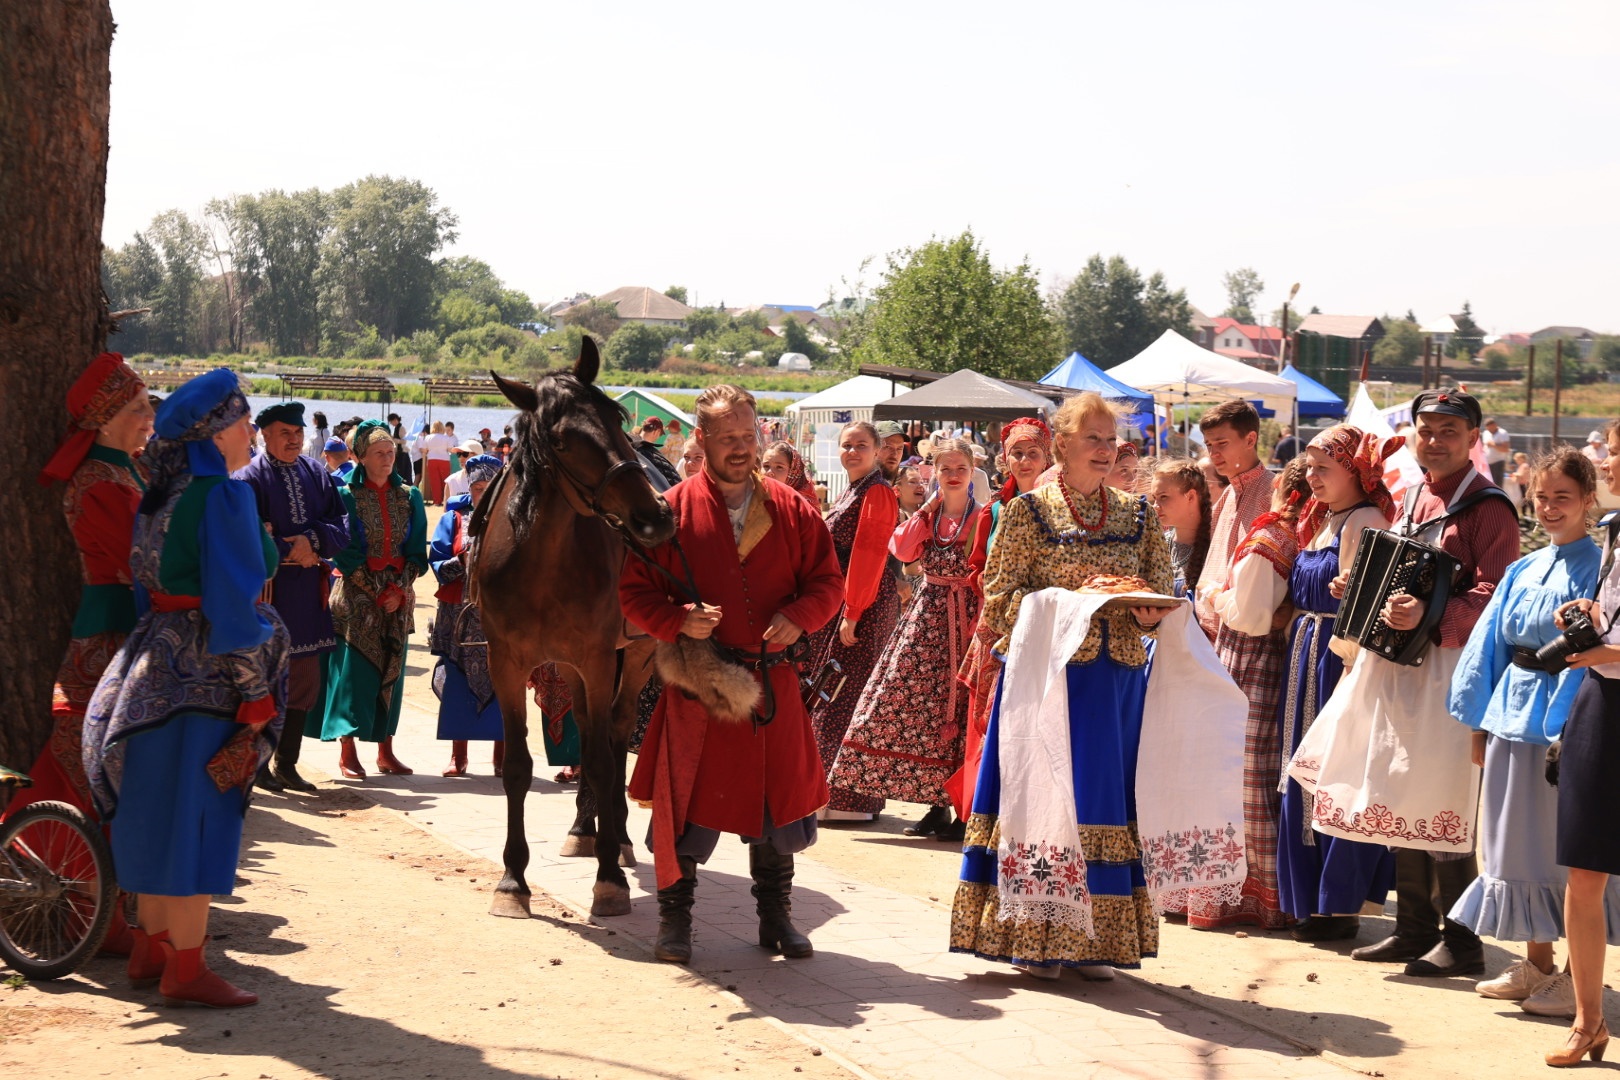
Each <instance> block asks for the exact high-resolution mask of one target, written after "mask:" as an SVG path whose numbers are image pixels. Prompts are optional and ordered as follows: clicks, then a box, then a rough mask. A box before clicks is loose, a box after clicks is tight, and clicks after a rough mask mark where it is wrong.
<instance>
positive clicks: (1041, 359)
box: [855, 230, 1058, 378]
mask: <svg viewBox="0 0 1620 1080" xmlns="http://www.w3.org/2000/svg"><path fill="white" fill-rule="evenodd" d="M874 301H875V305H876V307H875V310H874V311H873V313H872V316H871V321H870V323H869V325H868V326H867V327H866V332H865V335H864V337H863V339H862V341H861V343H860V345H859V346H858V347H857V349H856V350H855V362H856V363H879V364H892V365H895V366H898V367H911V368H922V369H925V370H929V371H955V370H957V369H959V368H972V369H973V370H975V371H978V372H981V373H983V374H986V375H992V376H1001V377H1005V378H1035V377H1038V376H1039V375H1040V374H1041V373H1043V372H1045V371H1046V370H1047V369H1048V368H1050V367H1051V366H1052V364H1053V363H1054V362H1055V361H1056V359H1057V356H1058V335H1057V330H1056V327H1055V326H1054V325H1053V322H1052V319H1051V317H1050V316H1049V314H1048V313H1047V310H1046V305H1045V304H1044V303H1043V302H1042V300H1041V292H1040V283H1039V281H1038V280H1037V279H1036V276H1035V273H1034V271H1032V270H1031V268H1030V267H1029V266H1028V265H1027V264H1022V265H1019V266H1017V267H1014V268H1013V269H1011V270H997V269H996V268H995V267H993V266H992V265H991V263H990V257H989V256H988V255H987V254H986V253H985V252H984V251H983V250H982V249H981V247H980V245H979V241H978V239H977V238H975V237H974V235H973V232H972V230H968V231H966V232H963V233H962V234H961V235H960V236H956V237H952V238H950V239H946V240H940V239H933V240H930V241H928V243H926V244H924V245H922V246H921V247H918V248H911V249H907V250H904V251H898V252H894V253H892V254H891V255H890V256H889V260H888V273H887V275H886V276H885V278H884V281H883V283H882V284H881V285H879V286H878V288H877V290H876V292H875V294H874Z"/></svg>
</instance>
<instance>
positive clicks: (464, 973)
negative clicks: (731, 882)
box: [0, 511, 1620, 1080]
mask: <svg viewBox="0 0 1620 1080" xmlns="http://www.w3.org/2000/svg"><path fill="white" fill-rule="evenodd" d="M434 513H435V515H436V511H435V512H434ZM419 601H420V602H419V607H418V613H417V627H418V635H417V638H416V639H414V640H413V648H412V653H411V657H410V664H409V668H408V683H407V702H408V704H409V705H413V706H416V707H417V709H418V710H425V711H426V712H427V713H429V714H431V713H432V712H435V711H436V702H435V701H434V699H433V696H432V691H431V689H430V687H429V685H428V678H427V676H428V673H429V671H430V666H431V657H429V656H428V655H427V654H426V651H425V644H424V639H425V636H426V628H427V623H428V620H429V619H430V618H431V617H432V609H431V593H430V592H429V591H428V590H426V589H424V590H421V591H420V593H419ZM412 711H413V710H411V709H408V710H407V712H408V715H409V714H410V713H411V712H412ZM412 722H413V723H414V724H416V725H418V726H420V725H422V723H423V721H422V720H421V719H418V720H415V721H412ZM415 734H416V735H417V736H419V737H420V736H421V735H422V734H424V732H416V733H415ZM425 734H426V735H427V736H428V737H429V738H431V726H430V725H429V726H427V729H426V731H425ZM536 742H538V740H536ZM438 745H441V746H442V744H438ZM475 745H476V744H475ZM535 750H536V751H537V757H540V755H539V754H538V751H539V747H538V745H536V747H535ZM487 753H488V752H487V745H485V746H483V747H482V748H480V749H477V750H475V753H474V765H473V771H474V772H475V773H478V774H482V775H485V776H487V774H488V764H487V762H488V756H487ZM333 756H334V755H333V753H332V750H331V748H330V747H325V748H323V747H320V746H319V744H314V743H311V744H308V745H307V749H306V754H305V759H306V762H307V763H308V764H310V765H311V766H314V767H315V768H317V769H319V768H326V769H331V768H332V764H333V763H332V761H331V760H329V759H330V758H332V757H333ZM408 760H410V762H411V764H413V765H414V766H416V768H417V769H418V770H419V771H420V772H424V773H425V772H430V771H431V772H432V773H433V774H436V773H437V769H438V767H439V766H440V765H442V761H441V760H438V759H437V758H434V759H428V760H424V759H423V758H422V756H421V755H420V754H418V755H416V756H414V757H411V758H408ZM540 760H542V761H543V757H540ZM553 771H555V770H552V769H547V768H545V767H544V766H543V765H541V766H539V767H537V775H540V776H542V777H546V778H549V776H550V774H551V773H552V772H553ZM373 786H375V781H373ZM543 789H545V790H550V791H551V792H553V794H552V795H551V796H549V797H552V798H555V797H557V794H558V793H557V789H556V787H555V786H554V785H549V784H544V783H541V782H539V781H537V784H536V795H531V798H534V797H536V796H537V795H538V794H539V793H540V792H541V791H542V790H543ZM401 795H404V797H403V798H401V797H400V796H401ZM377 796H378V797H382V796H383V793H382V792H380V791H379V792H377ZM491 797H492V799H495V800H498V796H496V795H494V793H493V791H492V792H491ZM387 801H388V803H389V805H390V806H391V807H392V809H384V808H381V807H378V806H375V805H373V803H372V802H371V801H370V799H369V798H367V797H366V795H365V785H349V786H345V785H344V784H343V783H342V782H340V783H339V784H336V785H334V784H329V783H323V784H322V791H321V794H320V796H319V797H318V798H316V799H302V798H297V799H279V798H266V799H264V800H262V801H261V802H260V803H259V805H257V806H256V807H255V808H254V809H253V810H252V811H251V812H250V818H249V821H248V830H247V834H248V844H247V847H246V849H245V850H244V852H243V859H242V869H241V887H240V888H239V889H238V892H237V894H236V896H234V897H231V898H226V899H223V900H221V901H220V902H219V903H217V904H216V906H215V921H214V928H215V931H216V935H217V938H218V947H216V949H215V952H214V956H215V957H216V966H217V967H218V968H219V970H220V971H221V972H222V973H224V974H225V975H226V976H227V977H229V978H231V979H233V980H236V981H239V982H240V983H241V984H242V985H244V986H247V987H249V988H251V989H255V990H258V991H260V992H261V993H262V994H264V995H265V998H266V1003H265V1004H262V1005H260V1006H258V1007H255V1008H252V1009H248V1010H243V1011H238V1012H207V1011H204V1010H197V1009H186V1010H174V1009H169V1008H166V1007H164V1006H162V1005H161V1003H160V1002H159V999H158V997H157V994H156V993H155V991H131V990H130V989H129V988H128V987H127V985H125V983H124V981H123V978H122V963H121V962H120V961H114V960H106V959H103V960H97V961H95V962H94V963H92V964H91V965H90V966H89V967H87V968H86V969H85V971H83V972H82V973H80V974H79V975H78V976H75V977H73V978H71V979H67V980H63V981H61V982H59V983H55V984H42V985H37V986H26V987H23V988H21V989H15V990H11V989H5V988H0V1068H7V1070H8V1072H9V1071H11V1069H10V1067H16V1074H17V1075H20V1076H29V1077H34V1076H38V1077H55V1076H70V1075H71V1076H75V1077H83V1076H86V1075H119V1076H125V1075H142V1076H158V1077H168V1076H175V1077H202V1076H227V1075H228V1076H243V1077H250V1078H251V1077H276V1078H280V1077H299V1076H333V1077H357V1078H382V1077H395V1076H401V1075H406V1074H409V1075H412V1076H418V1077H421V1076H464V1075H491V1076H507V1075H510V1076H523V1077H539V1076H545V1077H552V1076H558V1077H631V1076H636V1077H644V1076H656V1077H710V1076H721V1075H733V1074H735V1075H741V1076H797V1075H801V1074H802V1075H809V1076H835V1075H851V1073H850V1072H849V1071H847V1070H846V1069H844V1068H842V1067H841V1066H840V1064H839V1062H838V1061H835V1060H834V1056H833V1055H831V1054H829V1053H822V1054H817V1053H814V1052H813V1051H812V1047H811V1045H810V1044H809V1043H807V1042H806V1041H805V1040H804V1038H803V1037H802V1035H803V1033H802V1032H801V1033H800V1036H799V1037H796V1035H795V1034H794V1033H793V1032H791V1031H789V1030H787V1029H786V1028H784V1027H783V1026H782V1025H780V1024H777V1023H775V1022H773V1021H767V1020H766V1019H763V1018H762V1015H761V1013H762V1012H763V1011H764V1010H763V1008H762V1009H761V1013H756V1012H754V1011H751V1010H750V1008H749V1005H748V1004H747V1003H745V1002H744V1001H743V999H742V998H740V997H738V996H737V995H736V994H734V993H731V992H729V991H727V990H726V989H725V988H724V984H723V983H719V982H713V981H709V980H708V979H706V978H704V977H703V976H701V975H698V974H694V973H692V972H688V971H686V970H684V969H682V968H678V967H674V966H671V965H666V964H660V963H657V962H655V961H653V960H652V959H651V957H650V955H649V954H648V952H647V951H646V949H645V948H644V946H643V945H642V944H640V943H638V942H636V941H634V940H632V939H630V938H629V936H628V935H627V934H621V933H619V932H618V931H615V930H614V929H613V928H612V925H611V922H612V921H611V920H608V925H606V926H595V925H592V924H591V923H589V922H587V921H585V920H582V919H580V918H579V917H578V915H577V913H576V911H575V910H574V909H571V908H570V907H568V906H565V905H564V904H561V903H557V902H554V901H552V900H550V899H549V898H547V897H546V896H545V895H544V894H543V893H542V892H540V891H539V890H537V891H536V894H535V918H534V919H533V920H530V921H529V922H528V923H522V922H512V921H508V920H502V919H490V918H487V917H484V918H479V919H476V920H472V921H468V920H467V919H466V918H465V917H464V916H465V914H466V912H467V911H468V910H469V909H473V910H479V911H481V910H483V909H484V907H485V904H486V902H487V901H486V900H485V898H484V896H478V897H476V898H473V897H469V896H468V893H469V892H472V891H479V892H482V893H486V894H487V891H488V890H489V888H490V887H491V886H492V885H493V883H494V879H495V877H496V876H497V874H496V868H495V867H494V866H493V865H492V864H490V863H488V862H485V861H483V860H481V859H478V858H475V857H472V856H470V855H468V854H466V853H465V852H464V851H463V850H461V849H459V848H458V847H455V846H452V845H451V844H448V843H446V842H444V841H441V840H440V839H438V838H436V837H434V836H433V835H431V834H430V833H429V832H427V831H424V827H431V819H430V816H429V815H423V814H418V813H416V812H414V808H415V804H414V803H412V802H411V796H409V795H406V794H405V793H395V794H394V795H391V796H390V797H389V798H388V799H387ZM923 809H924V808H922V807H918V806H910V805H905V804H891V806H890V808H889V812H888V813H886V814H885V815H884V816H883V817H882V818H880V820H879V821H878V822H876V823H875V824H871V825H865V824H863V825H834V826H828V827H825V828H824V829H823V830H822V838H821V841H820V843H819V844H818V845H817V846H816V847H815V848H814V849H813V850H812V851H811V852H809V853H807V854H806V855H805V856H801V858H806V859H813V860H815V861H816V862H819V863H821V864H823V865H824V866H826V867H828V868H830V869H832V870H835V871H837V872H838V873H840V874H842V875H844V876H846V877H848V878H851V879H854V880H856V881H858V882H864V883H869V884H871V885H874V886H880V887H882V888H884V889H889V890H894V891H896V892H899V893H903V894H906V895H909V896H911V897H914V898H916V899H918V900H922V901H925V902H927V903H929V904H931V905H933V906H934V907H935V908H936V909H937V911H938V922H939V934H940V936H941V938H942V939H943V937H944V935H945V933H946V929H947V926H948V912H949V907H950V903H951V899H952V896H953V893H954V889H955V880H956V872H957V868H958V863H959V857H958V856H957V855H956V854H955V853H954V852H953V851H952V850H951V849H950V847H949V846H948V845H945V844H940V843H938V842H935V841H932V840H917V839H912V838H909V837H905V836H903V835H901V833H900V830H901V828H902V826H904V825H905V824H907V823H909V822H911V821H915V820H916V819H917V818H919V817H921V816H922V813H923ZM398 811H405V812H407V813H408V814H409V816H410V817H411V818H412V819H417V818H423V819H425V820H423V821H422V822H421V823H420V824H417V823H413V822H412V821H407V820H406V819H405V818H403V817H401V816H400V814H399V812H398ZM491 821H492V822H493V823H498V821H499V810H498V802H497V805H496V806H492V807H491ZM492 827H498V826H495V825H492ZM560 839H561V837H560V835H559V836H557V837H550V836H547V837H536V836H531V840H532V841H535V842H537V843H542V844H546V845H549V844H552V843H555V842H556V841H558V840H560ZM643 857H644V860H645V861H650V860H646V857H645V854H644V856H643ZM847 899H848V900H850V901H852V900H853V896H851V897H849V898H847ZM469 901H472V902H471V903H470V904H469ZM650 901H651V898H650V897H642V896H640V895H639V894H638V898H637V901H636V902H637V903H638V904H647V903H650ZM1389 925H1390V923H1389V920H1388V919H1387V918H1382V917H1376V918H1368V919H1364V920H1363V929H1362V933H1361V938H1360V941H1359V942H1345V943H1338V944H1334V945H1331V946H1320V947H1312V946H1306V945H1301V944H1299V943H1296V942H1294V941H1292V940H1291V939H1290V938H1289V937H1288V935H1287V934H1266V933H1261V932H1258V931H1247V932H1246V931H1221V932H1197V931H1191V930H1188V929H1187V928H1186V927H1185V926H1180V925H1174V924H1167V925H1166V926H1165V927H1164V928H1163V935H1162V943H1161V956H1160V958H1159V959H1157V960H1149V961H1147V962H1146V963H1145V965H1144V968H1143V970H1142V971H1141V972H1139V973H1135V974H1134V975H1131V976H1129V977H1130V978H1133V979H1138V980H1141V982H1142V983H1144V984H1145V985H1148V986H1151V987H1153V988H1154V989H1156V990H1158V991H1160V992H1162V993H1163V994H1166V995H1169V996H1171V997H1174V998H1178V999H1180V1001H1182V1002H1188V1003H1192V1004H1195V1005H1197V1006H1198V1007H1199V1008H1200V1009H1205V1010H1208V1011H1209V1013H1210V1014H1212V1015H1213V1014H1221V1015H1223V1016H1226V1017H1231V1018H1234V1019H1237V1020H1240V1021H1242V1022H1243V1023H1244V1024H1247V1025H1251V1026H1252V1027H1254V1028H1255V1029H1258V1030H1259V1031H1264V1032H1269V1033H1271V1034H1274V1035H1278V1036H1281V1037H1282V1038H1284V1039H1286V1040H1288V1041H1289V1042H1292V1043H1293V1044H1295V1045H1296V1046H1298V1047H1300V1048H1302V1049H1307V1050H1311V1051H1315V1052H1318V1053H1321V1054H1322V1055H1323V1056H1324V1057H1326V1058H1327V1059H1329V1060H1331V1061H1333V1062H1336V1063H1339V1064H1341V1065H1343V1066H1345V1067H1346V1068H1347V1069H1349V1070H1355V1071H1356V1072H1360V1073H1363V1074H1365V1075H1370V1076H1388V1077H1422V1078H1425V1080H1428V1078H1445V1077H1459V1078H1462V1077H1466V1078H1469V1080H1494V1078H1504V1080H1505V1078H1509V1077H1522V1076H1525V1075H1535V1074H1539V1073H1540V1071H1541V1069H1542V1068H1543V1066H1542V1065H1541V1063H1540V1055H1541V1054H1542V1053H1543V1052H1544V1051H1545V1050H1547V1049H1549V1048H1551V1047H1552V1046H1554V1045H1557V1044H1558V1043H1559V1042H1560V1041H1561V1038H1562V1032H1563V1030H1564V1028H1565V1027H1566V1026H1567V1022H1565V1021H1557V1020H1542V1019H1538V1018H1534V1017H1530V1016H1528V1015H1526V1014H1524V1013H1522V1012H1521V1011H1520V1010H1519V1009H1518V1008H1517V1007H1516V1006H1515V1005H1514V1004H1512V1003H1507V1002H1489V1001H1486V1000H1484V999H1482V998H1479V997H1478V996H1477V995H1476V994H1475V993H1474V992H1473V982H1474V980H1472V979H1450V980H1417V979H1408V978H1406V977H1404V976H1402V975H1401V974H1400V971H1399V967H1398V966H1395V965H1370V964H1362V963H1356V962H1353V961H1351V960H1350V959H1349V958H1348V956H1347V955H1344V954H1347V953H1348V952H1349V950H1350V949H1351V948H1352V947H1354V945H1356V944H1364V943H1367V942H1370V941H1373V940H1376V939H1377V938H1379V937H1381V936H1383V935H1384V934H1385V933H1387V932H1388V928H1389ZM401 927H403V929H401ZM446 927H453V928H455V929H454V931H453V932H447V931H446V930H445V929H444V928H446ZM1558 954H1559V959H1560V961H1561V960H1562V959H1563V949H1562V948H1561V947H1560V948H1559V953H1558ZM1516 955H1519V953H1518V950H1517V948H1516V947H1514V946H1498V945H1496V944H1494V943H1491V945H1490V948H1489V949H1488V958H1487V964H1488V970H1489V972H1490V973H1491V974H1495V973H1496V972H1497V971H1499V970H1501V968H1502V967H1503V966H1505V965H1506V963H1507V962H1509V961H1510V960H1511V959H1512V958H1513V957H1514V956H1516ZM1617 978H1620V952H1617V951H1616V950H1613V949H1611V950H1610V952H1609V965H1608V980H1607V981H1608V982H1609V983H1610V984H1615V981H1616V979H1617ZM1082 989H1083V990H1084V995H1085V996H1094V995H1095V993H1099V992H1105V991H1098V990H1095V989H1093V988H1082ZM1074 992H1075V989H1074V987H1068V988H1066V989H1065V990H1063V991H1060V993H1063V994H1067V995H1073V994H1074ZM1609 1004H1610V1006H1611V1010H1610V1011H1611V1016H1613V1015H1615V1014H1614V1010H1613V1008H1612V1006H1613V1004H1614V1001H1613V997H1612V995H1611V996H1610V1001H1609ZM514 1015H520V1016H522V1018H523V1020H524V1021H525V1022H524V1023H520V1024H513V1023H512V1022H511V1021H512V1019H513V1017H514ZM871 1037H875V1038H878V1039H880V1040H881V1039H883V1038H884V1036H883V1035H882V1034H880V1033H878V1032H875V1031H874V1032H873V1033H872V1036H871ZM812 1041H813V1040H812ZM176 1050H181V1051H184V1053H179V1054H177V1053H176V1052H175V1051H176ZM856 1073H857V1074H859V1070H858V1069H857V1070H856ZM1087 1075H1120V1074H1116V1073H1114V1072H1098V1073H1094V1074H1093V1073H1090V1072H1088V1073H1087Z"/></svg>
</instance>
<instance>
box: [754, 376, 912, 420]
mask: <svg viewBox="0 0 1620 1080" xmlns="http://www.w3.org/2000/svg"><path fill="white" fill-rule="evenodd" d="M892 397H894V384H893V383H892V382H890V381H889V380H888V379H880V378H878V377H876V376H875V375H857V376H855V377H854V378H853V379H845V380H844V381H843V382H841V383H839V384H838V385H837V386H829V387H828V388H827V389H825V390H823V391H821V392H820V393H819V394H811V395H810V396H809V397H807V398H800V399H799V400H798V401H795V402H794V403H793V404H791V405H789V406H788V407H787V408H785V409H783V410H782V411H783V412H785V413H786V414H787V415H789V416H797V415H799V414H800V413H802V412H808V411H810V410H812V409H870V408H871V407H872V406H874V405H876V404H877V403H878V402H880V401H888V400H889V399H890V398H892Z"/></svg>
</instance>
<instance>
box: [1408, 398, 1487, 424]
mask: <svg viewBox="0 0 1620 1080" xmlns="http://www.w3.org/2000/svg"><path fill="white" fill-rule="evenodd" d="M1423 413H1439V414H1440V415H1442V416H1460V417H1462V418H1463V419H1464V420H1466V421H1468V426H1469V427H1476V428H1477V427H1479V425H1480V423H1481V422H1482V421H1483V419H1484V416H1485V413H1484V410H1482V409H1481V408H1480V407H1479V402H1477V401H1475V400H1474V395H1472V394H1470V393H1467V392H1466V391H1463V390H1425V391H1423V393H1421V394H1419V395H1418V396H1417V397H1415V398H1413V399H1412V417H1413V418H1414V419H1416V418H1417V417H1418V416H1421V415H1422V414H1423Z"/></svg>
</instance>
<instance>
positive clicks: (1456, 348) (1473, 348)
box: [1451, 300, 1485, 356]
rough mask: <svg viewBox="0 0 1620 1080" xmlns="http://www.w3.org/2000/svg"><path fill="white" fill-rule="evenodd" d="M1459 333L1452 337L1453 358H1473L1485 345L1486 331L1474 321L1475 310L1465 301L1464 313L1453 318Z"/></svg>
mask: <svg viewBox="0 0 1620 1080" xmlns="http://www.w3.org/2000/svg"><path fill="white" fill-rule="evenodd" d="M1453 321H1454V322H1455V323H1456V324H1457V332H1456V333H1455V334H1453V335H1452V337H1451V355H1452V356H1473V355H1474V354H1475V353H1477V352H1479V350H1480V349H1481V348H1482V347H1483V346H1484V345H1485V331H1484V330H1483V329H1481V328H1480V325H1479V324H1478V323H1477V322H1475V321H1474V309H1473V307H1472V306H1471V305H1470V304H1469V303H1468V301H1466V300H1464V301H1463V306H1462V311H1461V312H1460V313H1458V314H1457V315H1456V316H1454V317H1453Z"/></svg>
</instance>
